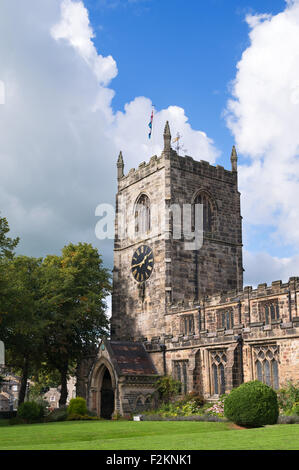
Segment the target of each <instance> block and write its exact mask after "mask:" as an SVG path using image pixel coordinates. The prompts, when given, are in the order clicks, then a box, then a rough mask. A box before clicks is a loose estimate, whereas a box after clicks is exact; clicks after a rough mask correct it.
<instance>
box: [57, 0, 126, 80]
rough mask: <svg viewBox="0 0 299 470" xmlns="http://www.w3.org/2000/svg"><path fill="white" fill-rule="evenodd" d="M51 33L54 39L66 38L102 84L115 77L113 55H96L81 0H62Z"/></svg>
mask: <svg viewBox="0 0 299 470" xmlns="http://www.w3.org/2000/svg"><path fill="white" fill-rule="evenodd" d="M51 34H52V36H53V37H54V38H55V39H56V40H59V39H65V40H67V41H68V42H69V44H70V45H71V46H73V47H74V48H75V49H76V50H77V51H78V53H79V54H80V55H81V56H82V57H83V59H84V60H85V61H86V62H87V63H88V64H89V65H90V67H91V68H92V70H93V72H94V73H95V75H96V77H97V78H98V80H99V82H100V83H101V84H102V85H108V84H109V82H110V81H111V80H112V79H113V78H115V77H116V75H117V66H116V62H115V60H114V59H113V57H112V56H111V55H109V56H108V57H103V56H102V55H98V53H97V50H96V48H95V46H94V43H93V42H92V38H93V37H94V33H93V30H92V28H91V26H90V23H89V17H88V11H87V10H86V8H85V7H84V4H83V2H82V1H79V2H73V1H72V0H63V2H62V4H61V18H60V21H59V22H58V23H56V24H55V25H54V26H53V27H52V28H51Z"/></svg>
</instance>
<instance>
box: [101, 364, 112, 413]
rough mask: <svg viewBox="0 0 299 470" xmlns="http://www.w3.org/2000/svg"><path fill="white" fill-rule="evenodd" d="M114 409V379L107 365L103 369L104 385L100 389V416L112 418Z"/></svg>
mask: <svg viewBox="0 0 299 470" xmlns="http://www.w3.org/2000/svg"><path fill="white" fill-rule="evenodd" d="M113 411H114V390H113V386H112V379H111V375H110V372H109V370H108V369H107V367H105V368H104V371H103V379H102V386H101V389H100V416H101V418H104V419H111V417H112V414H113Z"/></svg>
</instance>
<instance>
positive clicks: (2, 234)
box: [0, 217, 19, 339]
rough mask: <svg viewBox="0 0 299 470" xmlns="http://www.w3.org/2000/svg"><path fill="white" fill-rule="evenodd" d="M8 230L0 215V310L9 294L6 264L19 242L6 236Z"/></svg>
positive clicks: (17, 239) (3, 218)
mask: <svg viewBox="0 0 299 470" xmlns="http://www.w3.org/2000/svg"><path fill="white" fill-rule="evenodd" d="M8 232H9V225H8V222H7V219H6V218H5V217H0V310H1V305H2V306H3V303H4V300H8V299H7V296H8V295H9V292H8V284H7V280H6V277H5V272H6V264H7V262H8V261H9V260H10V259H12V258H13V255H14V249H15V247H16V246H17V244H18V243H19V238H15V239H12V238H10V237H8V236H7V234H8ZM11 300H12V299H11ZM0 321H1V318H0ZM0 339H1V336H0Z"/></svg>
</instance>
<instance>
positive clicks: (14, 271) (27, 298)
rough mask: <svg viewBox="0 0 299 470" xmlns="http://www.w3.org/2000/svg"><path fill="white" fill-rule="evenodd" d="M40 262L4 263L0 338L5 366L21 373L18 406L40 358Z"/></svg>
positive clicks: (42, 323) (42, 324)
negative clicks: (3, 292) (2, 342)
mask: <svg viewBox="0 0 299 470" xmlns="http://www.w3.org/2000/svg"><path fill="white" fill-rule="evenodd" d="M41 265H42V259H41V258H39V259H37V258H30V257H27V256H16V257H14V258H12V259H10V260H9V261H7V262H6V263H5V272H4V277H5V281H6V296H5V299H4V300H3V301H2V303H1V305H0V337H1V339H2V340H3V341H4V342H5V345H6V349H7V365H8V366H9V367H11V368H12V369H14V370H20V371H21V386H20V391H19V404H21V403H23V401H24V399H25V394H26V390H27V381H28V377H29V375H30V374H31V373H32V372H33V371H34V370H36V369H37V368H38V367H39V366H40V362H41V360H42V358H43V355H44V342H43V335H42V332H43V330H44V329H45V325H46V323H47V321H48V320H47V318H45V317H44V315H43V311H42V309H41V307H42V304H41V289H40V279H41V276H40V272H41Z"/></svg>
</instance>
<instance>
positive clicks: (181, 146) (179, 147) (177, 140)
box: [172, 132, 187, 154]
mask: <svg viewBox="0 0 299 470" xmlns="http://www.w3.org/2000/svg"><path fill="white" fill-rule="evenodd" d="M181 139H182V135H181V134H180V133H179V132H177V134H176V137H175V138H174V139H173V141H172V143H173V144H175V143H176V146H175V150H176V152H177V153H178V154H179V153H180V151H182V152H187V149H185V148H184V143H183V141H182V140H181Z"/></svg>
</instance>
